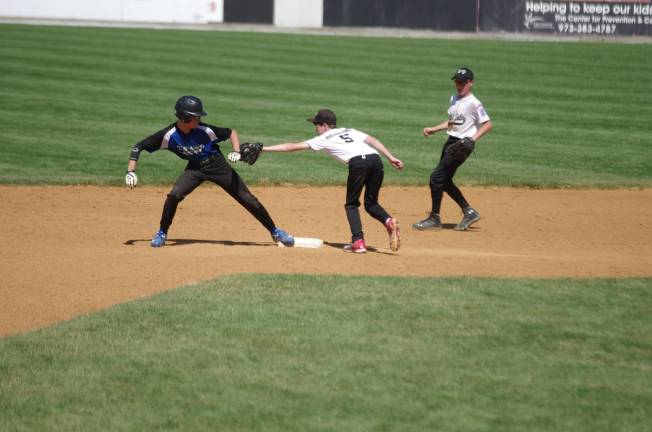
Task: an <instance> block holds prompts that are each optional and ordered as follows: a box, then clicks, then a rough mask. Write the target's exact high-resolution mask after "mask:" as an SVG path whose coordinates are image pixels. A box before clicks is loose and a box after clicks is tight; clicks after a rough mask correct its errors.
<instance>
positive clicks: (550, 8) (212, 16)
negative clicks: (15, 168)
mask: <svg viewBox="0 0 652 432" xmlns="http://www.w3.org/2000/svg"><path fill="white" fill-rule="evenodd" d="M0 17H16V18H46V19H78V20H99V21H125V22H160V23H202V24H206V23H221V22H231V23H261V24H273V25H276V26H279V27H304V28H319V27H324V26H327V27H338V26H340V27H341V26H346V27H386V28H411V29H425V30H438V31H461V32H483V31H486V32H514V33H525V34H527V33H533V34H534V33H536V34H553V35H561V36H563V35H575V36H576V35H600V36H611V35H619V36H652V0H574V1H565V0H548V1H537V0H455V1H451V0H400V1H398V0H112V1H107V0H57V1H52V0H20V1H16V0H0Z"/></svg>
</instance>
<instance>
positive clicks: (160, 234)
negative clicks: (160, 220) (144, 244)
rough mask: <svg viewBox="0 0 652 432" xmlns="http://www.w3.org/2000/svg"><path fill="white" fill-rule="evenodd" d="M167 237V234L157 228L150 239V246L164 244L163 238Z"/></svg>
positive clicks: (161, 245) (157, 246)
mask: <svg viewBox="0 0 652 432" xmlns="http://www.w3.org/2000/svg"><path fill="white" fill-rule="evenodd" d="M167 238H168V236H167V234H165V233H164V232H163V231H161V230H158V232H157V233H156V234H154V238H153V239H152V243H151V245H152V247H156V248H159V247H163V246H164V245H165V240H166V239H167Z"/></svg>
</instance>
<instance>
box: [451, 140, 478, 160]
mask: <svg viewBox="0 0 652 432" xmlns="http://www.w3.org/2000/svg"><path fill="white" fill-rule="evenodd" d="M473 149H475V141H474V140H473V138H462V139H461V140H459V141H456V142H454V143H453V144H451V145H450V146H448V148H447V149H446V153H448V154H449V155H450V156H451V157H452V158H453V159H456V160H457V161H459V162H464V161H465V160H466V158H468V157H469V156H471V153H473Z"/></svg>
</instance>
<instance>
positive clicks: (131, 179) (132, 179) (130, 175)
mask: <svg viewBox="0 0 652 432" xmlns="http://www.w3.org/2000/svg"><path fill="white" fill-rule="evenodd" d="M125 183H127V186H129V187H130V188H132V189H133V188H135V187H136V185H137V184H138V176H137V175H136V173H135V172H134V171H127V175H125Z"/></svg>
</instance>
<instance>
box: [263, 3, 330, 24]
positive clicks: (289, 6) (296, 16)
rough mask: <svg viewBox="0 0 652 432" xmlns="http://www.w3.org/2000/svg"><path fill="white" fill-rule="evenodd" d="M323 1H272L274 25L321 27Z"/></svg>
mask: <svg viewBox="0 0 652 432" xmlns="http://www.w3.org/2000/svg"><path fill="white" fill-rule="evenodd" d="M323 22H324V0H274V25H277V26H279V27H312V28H315V27H323Z"/></svg>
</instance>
